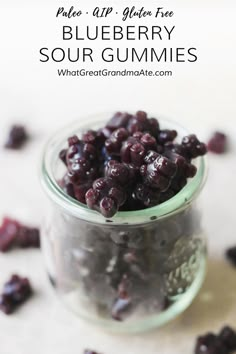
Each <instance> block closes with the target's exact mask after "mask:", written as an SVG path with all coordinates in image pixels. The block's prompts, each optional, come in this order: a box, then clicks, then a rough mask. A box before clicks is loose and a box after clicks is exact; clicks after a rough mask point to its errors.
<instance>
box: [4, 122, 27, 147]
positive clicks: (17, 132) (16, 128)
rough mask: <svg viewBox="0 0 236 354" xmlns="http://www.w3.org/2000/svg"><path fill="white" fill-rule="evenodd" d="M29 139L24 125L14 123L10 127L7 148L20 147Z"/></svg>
mask: <svg viewBox="0 0 236 354" xmlns="http://www.w3.org/2000/svg"><path fill="white" fill-rule="evenodd" d="M27 140H28V134H27V132H26V129H25V127H23V126H22V125H13V126H12V127H11V129H10V132H9V136H8V139H7V142H6V144H5V147H6V148H7V149H15V150H17V149H20V148H21V147H22V146H23V145H24V144H25V143H26V141H27Z"/></svg>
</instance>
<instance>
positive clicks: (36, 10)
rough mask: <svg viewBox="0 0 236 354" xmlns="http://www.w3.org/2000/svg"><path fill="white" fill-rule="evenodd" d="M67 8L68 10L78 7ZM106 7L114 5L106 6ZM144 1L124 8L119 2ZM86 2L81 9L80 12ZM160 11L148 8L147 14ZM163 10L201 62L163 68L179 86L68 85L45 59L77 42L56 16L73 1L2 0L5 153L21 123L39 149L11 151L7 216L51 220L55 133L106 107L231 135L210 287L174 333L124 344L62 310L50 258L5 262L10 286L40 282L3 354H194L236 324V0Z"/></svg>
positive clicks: (2, 327) (210, 205)
mask: <svg viewBox="0 0 236 354" xmlns="http://www.w3.org/2000/svg"><path fill="white" fill-rule="evenodd" d="M64 3H65V4H64V6H65V7H66V6H67V5H66V3H67V4H69V5H70V4H71V3H70V2H69V1H68V2H67V1H64ZM104 3H106V4H109V6H111V4H113V3H112V2H108V1H105V0H104V1H101V2H99V4H104ZM114 3H115V2H114ZM143 3H144V2H140V1H134V2H133V3H132V4H127V2H126V1H120V2H118V1H116V4H117V5H116V6H117V7H119V6H120V7H124V6H127V5H129V6H130V5H133V4H135V5H136V6H137V7H140V5H143ZM85 4H86V2H85V1H81V2H79V1H75V2H74V6H75V7H79V8H80V7H85ZM155 4H156V2H154V1H147V2H146V3H145V6H146V7H148V6H149V7H150V8H152V7H153V6H154V5H155ZM159 4H160V5H161V6H165V7H166V8H167V9H170V10H171V9H173V10H174V11H175V13H176V15H175V18H174V20H173V22H174V24H175V25H176V28H177V34H176V36H175V37H174V39H173V41H172V42H171V44H172V46H180V47H182V46H196V47H197V48H198V56H199V59H198V62H197V63H194V64H188V63H186V64H183V63H179V64H175V65H169V64H166V65H163V66H161V68H163V69H164V70H166V69H167V70H168V69H172V70H173V76H172V77H171V78H168V77H164V78H115V79H111V78H104V77H103V78H98V77H96V78H91V77H86V78H79V77H73V78H61V77H60V78H59V77H58V76H57V67H58V66H57V65H56V64H55V63H54V64H42V63H40V62H39V48H41V47H44V46H48V47H49V46H50V47H52V48H53V47H57V46H63V45H65V44H63V43H62V41H61V32H60V31H61V26H62V24H63V23H64V21H62V20H59V21H58V20H56V19H55V11H56V9H57V7H58V6H62V4H61V3H60V4H59V2H57V1H50V4H48V1H47V2H46V1H34V2H32V1H23V0H22V1H20V2H19V1H13V0H8V1H5V0H1V3H0V64H1V65H0V141H1V145H3V143H4V139H5V137H6V133H7V129H8V127H9V125H10V124H11V122H17V121H18V122H23V123H26V124H27V127H28V129H29V130H30V132H31V134H32V141H31V142H30V143H29V144H28V146H27V147H26V148H25V149H24V150H23V151H22V152H6V151H4V150H3V149H1V151H0V164H1V177H0V181H1V183H0V196H1V203H0V215H1V216H3V215H10V216H13V217H17V218H19V219H22V220H23V221H26V222H28V223H32V224H34V225H40V224H41V223H42V222H43V215H44V213H45V208H44V205H45V199H44V196H43V193H42V191H41V188H40V184H39V181H38V167H39V161H40V156H41V150H42V147H43V145H44V143H45V141H46V140H47V138H48V137H49V136H50V135H51V134H52V133H53V132H54V131H56V130H58V129H59V128H60V127H62V126H63V125H66V124H67V123H69V122H71V121H74V120H75V119H82V117H83V116H86V115H89V114H91V113H96V112H101V111H102V112H104V111H113V110H117V109H118V110H128V109H132V110H136V109H137V110H138V109H142V110H147V111H151V112H157V114H161V115H165V116H168V117H171V118H172V119H175V120H177V121H179V122H180V123H181V124H182V125H185V126H186V127H188V128H189V129H191V130H192V131H193V132H196V133H198V135H199V136H200V137H201V138H202V139H205V138H207V137H208V135H209V134H210V132H211V131H212V130H215V129H220V130H223V131H225V132H226V133H227V134H229V137H230V152H229V153H228V154H226V155H224V156H212V155H211V156H210V157H209V178H208V183H207V185H206V188H205V191H204V192H203V195H202V205H203V213H204V220H205V228H206V231H207V233H208V237H209V259H210V261H209V271H208V276H207V280H206V282H205V285H204V287H203V289H202V291H201V293H200V294H199V296H198V297H197V299H196V300H195V302H194V303H193V305H192V306H191V307H190V309H189V310H187V311H186V312H185V313H184V314H183V315H182V316H181V317H180V318H179V319H177V320H176V321H174V322H172V323H171V324H169V325H168V326H166V327H165V328H163V329H161V330H158V331H154V332H152V333H148V334H145V335H142V336H141V335H139V336H132V337H129V336H112V335H109V334H105V333H103V332H102V331H100V330H98V329H94V328H91V327H90V326H88V325H85V324H83V323H82V322H80V320H78V319H77V318H75V317H74V316H73V315H71V314H70V313H68V312H67V310H65V309H64V308H63V307H62V306H61V304H60V303H59V302H58V300H57V298H56V297H55V295H54V293H53V291H52V289H51V288H50V286H49V284H48V282H47V279H46V275H45V271H44V267H43V263H42V259H41V255H40V253H39V252H38V251H31V250H29V251H13V252H11V253H9V254H6V255H0V274H1V276H0V283H1V284H3V283H4V281H5V280H7V278H8V277H9V275H10V274H11V273H12V272H14V271H17V272H18V273H20V274H23V275H27V276H29V277H30V278H31V279H32V282H33V286H34V288H35V292H36V295H35V296H34V298H33V299H32V300H31V301H30V302H28V303H27V304H26V305H25V306H23V307H22V308H21V310H20V311H18V312H17V313H16V314H15V315H13V316H11V317H5V316H4V315H1V314H0V333H1V337H0V338H1V340H0V353H1V354H31V353H34V354H39V353H40V354H42V353H43V354H51V353H58V354H68V353H70V354H75V353H76V354H77V353H82V350H83V349H84V348H85V347H91V348H93V349H95V350H98V351H100V352H101V353H103V354H120V353H124V354H126V353H127V354H139V353H140V354H141V353H142V354H143V353H144V352H145V353H150V354H154V353H157V354H167V353H168V354H170V353H175V354H190V353H192V352H193V346H194V339H195V337H196V335H198V334H200V333H204V332H206V331H209V330H213V331H214V330H215V331H217V330H219V328H221V327H222V326H223V325H224V324H225V323H228V324H230V325H235V327H236V285H235V284H236V282H235V279H236V271H235V270H234V269H233V268H232V267H231V266H230V265H229V264H227V263H226V262H225V260H224V251H225V249H226V248H227V247H228V246H229V245H232V244H236V236H235V229H236V220H235V217H234V214H235V203H234V200H235V197H236V193H235V174H236V159H235V149H236V143H235V136H236V127H235V121H236V120H235V118H236V102H235V101H236V97H235V92H236V70H235V54H236V49H235V47H236V41H235V36H236V27H235V10H236V5H235V1H230V0H225V1H212V0H204V1H197V0H193V1H184V0H183V1H164V0H162V1H159V2H158V5H159ZM97 5H98V2H97V3H93V2H90V3H89V5H86V6H88V9H89V8H92V7H94V6H97ZM147 21H148V23H151V21H150V20H147ZM111 22H112V21H111ZM118 22H119V21H118ZM118 22H117V24H119V23H118ZM66 23H67V22H66ZM163 23H164V22H163ZM171 23H172V22H171ZM74 24H76V21H74ZM131 24H138V21H137V20H134V21H132V23H131ZM75 45H76V46H77V44H76V43H74V42H73V43H71V46H75ZM99 45H100V44H98V45H97V46H99ZM140 45H142V44H140ZM158 45H162V46H163V44H159V43H158ZM95 47H96V44H95ZM81 66H83V67H85V68H91V67H90V65H88V64H87V65H86V64H78V67H81ZM143 66H144V68H148V67H149V66H148V65H143ZM65 67H67V65H65ZM127 67H128V66H127ZM130 67H131V66H130ZM133 67H134V65H133ZM150 67H152V68H153V65H150ZM116 68H117V69H119V68H120V66H117V67H116V65H114V67H113V69H116Z"/></svg>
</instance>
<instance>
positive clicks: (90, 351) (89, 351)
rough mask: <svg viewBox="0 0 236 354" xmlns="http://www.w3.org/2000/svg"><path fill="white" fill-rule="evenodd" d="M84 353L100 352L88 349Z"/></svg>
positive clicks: (93, 353) (94, 353)
mask: <svg viewBox="0 0 236 354" xmlns="http://www.w3.org/2000/svg"><path fill="white" fill-rule="evenodd" d="M84 354H99V353H98V352H95V351H94V350H90V349H86V350H85V351H84Z"/></svg>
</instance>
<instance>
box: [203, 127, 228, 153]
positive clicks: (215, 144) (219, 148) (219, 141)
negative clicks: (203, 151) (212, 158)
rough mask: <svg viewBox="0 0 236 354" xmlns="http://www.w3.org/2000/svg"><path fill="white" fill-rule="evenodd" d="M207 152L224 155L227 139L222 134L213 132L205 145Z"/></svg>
mask: <svg viewBox="0 0 236 354" xmlns="http://www.w3.org/2000/svg"><path fill="white" fill-rule="evenodd" d="M207 148H208V151H211V152H214V153H215V154H224V153H225V152H226V150H227V137H226V135H225V134H224V133H221V132H215V133H214V134H213V135H212V137H211V138H210V140H209V142H208V144H207Z"/></svg>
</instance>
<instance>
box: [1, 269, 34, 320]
mask: <svg viewBox="0 0 236 354" xmlns="http://www.w3.org/2000/svg"><path fill="white" fill-rule="evenodd" d="M31 294H32V288H31V285H30V282H29V280H28V279H27V278H22V277H20V276H19V275H16V274H14V275H12V277H11V279H10V280H9V281H8V282H7V283H6V284H5V285H4V288H3V292H2V294H1V295H0V310H1V311H2V312H4V313H5V314H7V315H9V314H11V313H13V312H14V311H15V310H16V308H17V307H18V306H19V305H21V304H23V303H24V302H25V301H26V300H27V299H28V298H29V297H30V296H31Z"/></svg>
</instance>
